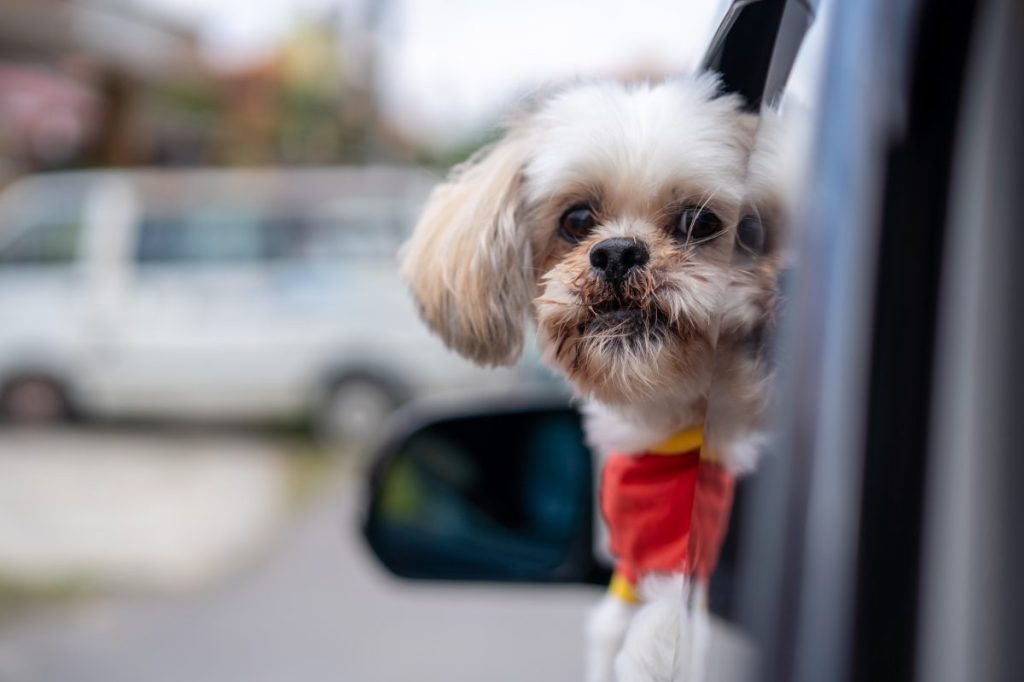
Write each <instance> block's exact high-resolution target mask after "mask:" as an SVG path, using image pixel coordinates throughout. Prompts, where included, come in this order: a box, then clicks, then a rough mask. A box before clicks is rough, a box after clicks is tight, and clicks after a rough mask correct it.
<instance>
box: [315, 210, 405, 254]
mask: <svg viewBox="0 0 1024 682" xmlns="http://www.w3.org/2000/svg"><path fill="white" fill-rule="evenodd" d="M402 209H403V205H402V204H401V203H398V202H394V201H382V200H373V199H360V200H354V199H349V200H346V201H339V202H335V203H332V204H327V205H324V206H320V207H318V208H317V210H314V211H313V212H312V213H311V215H310V216H309V239H310V249H311V250H314V251H315V252H316V255H319V256H328V257H343V258H372V257H385V258H392V257H393V256H394V255H395V253H396V252H397V251H398V245H399V244H400V243H401V241H402V239H403V238H404V236H405V233H406V231H407V228H408V225H407V224H406V223H407V222H409V221H407V220H403V217H404V213H405V211H403V210H402Z"/></svg>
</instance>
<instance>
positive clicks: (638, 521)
mask: <svg viewBox="0 0 1024 682" xmlns="http://www.w3.org/2000/svg"><path fill="white" fill-rule="evenodd" d="M693 433H696V442H694V440H695V439H694V438H693V437H692V434H693ZM684 435H689V436H690V437H689V438H688V439H686V440H688V442H686V443H685V445H686V446H687V447H686V449H684V450H681V451H677V452H666V451H665V449H664V448H653V449H652V451H651V452H645V453H643V454H640V455H632V456H630V455H612V456H611V457H609V458H608V460H607V462H606V463H605V465H604V471H603V473H602V477H601V495H600V497H601V512H602V514H603V515H604V518H605V522H606V523H607V524H608V530H609V533H610V535H611V550H612V554H614V555H615V558H616V561H617V563H616V566H615V572H616V574H617V577H616V579H613V591H614V592H617V593H619V595H620V596H622V597H623V598H625V599H626V600H627V601H635V599H636V598H635V596H634V595H633V594H631V589H630V588H631V587H632V586H635V585H636V583H637V581H638V580H639V578H641V577H642V576H643V575H644V574H646V573H653V572H657V573H683V574H685V575H691V576H692V575H696V576H697V577H698V578H699V579H701V580H703V581H706V580H707V579H708V578H709V577H710V576H711V573H712V571H713V570H714V568H715V564H716V563H717V562H718V554H719V551H720V550H721V547H722V542H723V540H724V539H725V533H726V530H727V529H728V524H729V510H730V508H731V506H732V495H733V483H734V479H733V476H732V474H730V473H729V472H728V471H727V470H726V469H725V468H724V467H723V466H721V465H720V464H718V463H716V462H713V461H710V460H709V459H701V447H700V432H699V431H697V432H688V434H684ZM672 440H673V441H676V442H678V441H679V437H677V438H674V439H672ZM670 442H672V441H670ZM623 582H624V583H625V584H623Z"/></svg>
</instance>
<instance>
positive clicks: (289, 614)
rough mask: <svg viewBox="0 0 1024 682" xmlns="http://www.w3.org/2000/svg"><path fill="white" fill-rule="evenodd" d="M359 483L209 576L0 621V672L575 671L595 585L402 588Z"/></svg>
mask: <svg viewBox="0 0 1024 682" xmlns="http://www.w3.org/2000/svg"><path fill="white" fill-rule="evenodd" d="M193 445H194V444H193ZM265 448H266V445H265V444H259V445H257V446H254V449H255V450H257V451H256V452H254V453H253V454H254V456H259V455H260V451H261V450H265ZM193 449H194V448H193ZM357 483H358V482H357V480H356V479H355V478H354V477H352V476H338V477H336V478H335V480H334V481H333V482H332V483H331V484H330V485H328V486H327V489H326V490H324V491H323V492H322V493H321V494H320V496H319V497H318V499H317V500H316V501H315V502H313V503H312V504H311V505H310V506H308V507H307V508H306V509H304V510H303V511H301V512H300V513H298V514H295V515H294V517H293V518H292V519H291V520H290V522H289V523H288V524H287V525H286V526H285V527H284V528H283V529H282V531H281V532H279V533H278V535H277V537H276V540H275V541H274V542H273V543H272V544H271V545H270V546H268V547H266V548H265V551H264V552H263V554H262V556H261V557H260V558H259V559H258V560H257V561H255V562H250V563H249V564H248V565H247V566H245V567H243V568H240V569H235V570H234V571H233V572H232V573H230V574H228V575H227V576H226V577H222V578H221V579H220V580H218V581H216V582H215V583H214V584H209V585H207V586H205V587H203V588H201V589H198V590H196V589H194V588H191V589H185V590H183V591H180V592H179V593H167V592H166V590H165V591H163V592H152V591H150V592H149V593H148V594H147V593H141V594H139V593H138V592H136V593H134V594H133V593H128V594H116V595H110V596H106V597H102V598H91V599H87V600H85V601H82V602H81V603H77V604H75V605H73V606H71V607H57V608H51V609H46V610H44V611H43V612H41V613H35V614H32V615H31V616H30V617H28V618H25V619H21V620H19V621H18V622H14V623H7V624H5V625H3V626H2V627H0V680H2V681H3V682H8V681H10V682H15V681H16V682H118V681H121V680H124V681H126V682H127V681H131V682H139V681H146V682H164V681H167V682H182V681H184V680H188V681H189V682H204V681H210V682H214V681H217V682H220V681H223V680H229V681H230V680H245V681H246V682H264V681H265V682H283V681H284V682H307V681H308V682H313V681H319V680H332V681H335V682H336V681H338V680H354V681H362V680H366V681H374V682H377V681H380V682H386V681H388V680H403V681H406V680H438V681H445V682H461V681H466V682H469V681H471V680H472V681H474V682H478V681H480V680H488V681H495V682H499V681H501V680H509V681H513V680H514V681H516V682H520V681H522V680H572V679H579V678H580V676H581V670H580V658H581V657H580V651H581V646H582V643H581V623H582V621H583V617H584V613H585V611H586V609H587V607H588V606H589V605H590V604H591V603H592V601H593V599H594V597H595V596H596V595H595V593H594V591H593V590H590V589H586V588H578V589H573V588H565V587H559V588H553V589H536V588H525V589H516V588H511V589H510V588H504V589H499V588H493V587H474V588H468V587H452V586H448V587H443V586H436V585H429V586H420V585H409V584H404V583H399V582H397V581H395V580H393V579H391V578H389V577H388V576H387V575H385V574H384V573H383V572H382V571H381V569H379V568H378V567H377V565H375V564H374V563H373V560H372V559H371V557H369V556H368V555H367V553H366V551H365V550H364V548H363V545H362V543H361V541H360V540H359V538H358V536H357V533H356V516H357V509H358V504H357V502H358V498H359V489H358V484H357Z"/></svg>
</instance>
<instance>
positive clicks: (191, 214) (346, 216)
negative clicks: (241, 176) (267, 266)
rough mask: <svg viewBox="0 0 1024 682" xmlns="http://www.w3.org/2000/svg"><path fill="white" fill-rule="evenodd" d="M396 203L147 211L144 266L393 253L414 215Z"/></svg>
mask: <svg viewBox="0 0 1024 682" xmlns="http://www.w3.org/2000/svg"><path fill="white" fill-rule="evenodd" d="M405 213H409V212H408V211H405V212H403V211H402V210H401V206H400V205H398V204H394V203H393V202H383V201H374V200H361V199H360V200H346V201H340V202H332V203H328V204H324V205H321V206H314V207H313V208H312V209H306V210H305V211H302V212H299V211H297V210H295V209H288V210H281V209H279V208H261V207H244V206H215V207H206V208H201V209H193V210H190V211H187V212H156V213H152V214H149V215H146V216H145V217H144V218H143V220H142V223H141V225H140V227H139V236H138V240H137V245H136V251H135V258H136V261H137V262H139V263H141V264H160V263H164V264H169V263H177V264H187V263H193V264H197V263H245V262H272V261H287V260H296V259H298V260H308V259H315V260H321V259H328V260H336V259H348V258H367V257H370V258H388V259H390V258H393V257H394V255H395V253H396V251H397V250H398V245H399V243H400V242H401V239H402V237H403V235H404V234H405V231H406V230H407V228H408V223H409V222H410V221H409V220H404V221H403V220H402V219H401V217H402V216H403V215H405Z"/></svg>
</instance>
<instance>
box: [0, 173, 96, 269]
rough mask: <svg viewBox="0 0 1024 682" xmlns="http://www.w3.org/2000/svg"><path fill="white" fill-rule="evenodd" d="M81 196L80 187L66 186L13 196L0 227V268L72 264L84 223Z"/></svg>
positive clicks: (37, 188) (31, 189)
mask: <svg viewBox="0 0 1024 682" xmlns="http://www.w3.org/2000/svg"><path fill="white" fill-rule="evenodd" d="M84 194H85V187H84V185H81V186H79V185H76V184H69V183H58V184H57V185H56V186H54V187H29V188H25V189H24V190H22V191H18V192H15V193H14V194H13V195H12V196H11V197H9V203H8V207H7V210H6V211H5V212H4V216H3V218H2V224H0V264H2V265H4V266H19V265H24V266H39V265H66V264H69V263H71V262H72V261H74V260H75V258H76V257H77V256H78V253H79V246H80V242H81V234H82V226H83V223H84V215H83V210H82V205H83V198H84ZM43 197H45V200H41V199H42V198H43Z"/></svg>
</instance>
